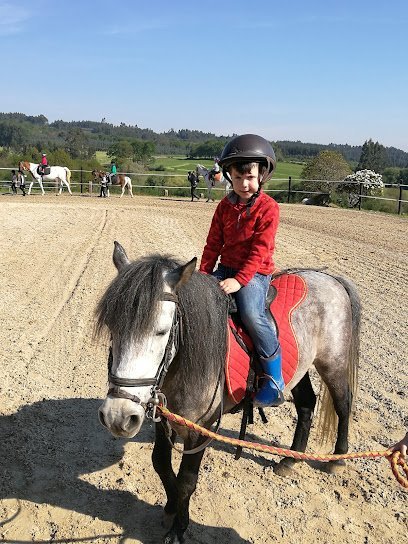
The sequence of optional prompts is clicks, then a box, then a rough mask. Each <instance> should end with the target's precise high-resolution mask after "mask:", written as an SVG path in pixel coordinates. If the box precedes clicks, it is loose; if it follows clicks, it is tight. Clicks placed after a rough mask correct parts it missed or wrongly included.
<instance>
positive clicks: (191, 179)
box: [187, 171, 200, 202]
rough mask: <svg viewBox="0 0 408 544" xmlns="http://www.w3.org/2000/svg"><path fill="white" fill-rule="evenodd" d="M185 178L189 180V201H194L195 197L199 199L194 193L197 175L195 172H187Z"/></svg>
mask: <svg viewBox="0 0 408 544" xmlns="http://www.w3.org/2000/svg"><path fill="white" fill-rule="evenodd" d="M187 179H188V181H189V182H190V190H191V202H193V201H194V199H195V198H196V199H197V200H200V196H199V195H198V194H197V193H196V188H197V185H198V176H197V174H196V173H195V172H190V171H189V172H188V175H187Z"/></svg>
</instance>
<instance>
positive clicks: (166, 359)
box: [108, 293, 181, 422]
mask: <svg viewBox="0 0 408 544" xmlns="http://www.w3.org/2000/svg"><path fill="white" fill-rule="evenodd" d="M160 300H162V301H170V302H174V303H175V305H176V310H175V312H174V317H173V323H172V326H171V330H170V336H169V339H168V341H167V345H166V349H165V351H164V355H163V358H162V360H161V363H160V365H159V368H158V369H157V372H156V375H155V376H154V377H153V378H119V377H118V376H115V375H114V374H112V373H111V368H112V363H113V354H112V346H111V347H110V348H109V358H108V377H109V382H110V383H112V384H113V387H111V388H110V389H109V390H108V395H110V396H111V397H115V398H120V399H128V400H131V401H132V402H135V403H136V404H140V405H141V406H143V408H144V409H145V412H146V416H147V417H149V418H151V419H152V420H153V421H155V422H157V421H160V417H156V409H157V406H158V405H159V404H163V405H164V406H165V405H166V403H167V401H166V397H165V395H164V394H163V393H162V392H161V387H162V385H163V382H164V379H165V377H166V374H167V371H168V369H169V367H170V364H171V362H172V360H173V357H172V351H173V348H174V352H175V353H177V351H178V347H179V343H180V335H181V313H180V308H179V299H178V296H177V295H175V294H174V293H163V294H162V297H161V298H160ZM149 385H151V386H152V388H151V392H150V394H151V398H150V399H149V400H148V401H147V402H146V403H144V402H142V401H141V400H140V398H139V397H138V396H137V395H132V394H131V393H128V392H127V391H123V390H122V389H121V387H146V386H149Z"/></svg>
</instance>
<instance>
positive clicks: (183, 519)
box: [164, 439, 205, 544]
mask: <svg viewBox="0 0 408 544" xmlns="http://www.w3.org/2000/svg"><path fill="white" fill-rule="evenodd" d="M197 445H199V442H197V439H195V440H186V441H185V442H184V447H185V448H186V449H190V448H193V447H195V446H197ZM204 451H205V448H204V449H203V450H201V451H199V452H197V453H194V454H191V455H183V458H182V461H181V464H180V470H179V472H178V474H177V490H178V496H177V512H176V516H175V518H174V522H173V525H172V527H171V529H170V531H169V532H168V533H167V534H166V536H165V539H164V543H165V544H179V543H182V542H184V538H183V535H184V533H185V532H186V530H187V527H188V524H189V522H190V513H189V507H190V498H191V495H192V494H193V493H194V491H195V488H196V485H197V480H198V471H199V469H200V465H201V461H202V458H203V455H204Z"/></svg>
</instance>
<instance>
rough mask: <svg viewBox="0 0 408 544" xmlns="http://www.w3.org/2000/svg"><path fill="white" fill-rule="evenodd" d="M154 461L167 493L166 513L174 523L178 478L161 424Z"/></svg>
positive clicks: (158, 428) (159, 424)
mask: <svg viewBox="0 0 408 544" xmlns="http://www.w3.org/2000/svg"><path fill="white" fill-rule="evenodd" d="M172 438H173V439H174V436H173V437H172ZM152 461H153V467H154V470H155V471H156V472H157V474H158V475H159V477H160V480H161V481H162V484H163V487H164V489H165V491H166V496H167V503H166V506H165V507H164V512H165V515H167V516H169V517H171V522H172V521H173V518H174V516H175V514H176V511H177V478H176V475H175V473H174V471H173V467H172V465H171V446H170V443H169V441H168V438H167V436H166V434H165V431H164V429H163V425H162V424H161V423H156V439H155V442H154V448H153V453H152ZM169 525H170V524H169Z"/></svg>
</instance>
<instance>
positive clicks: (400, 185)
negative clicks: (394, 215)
mask: <svg viewBox="0 0 408 544" xmlns="http://www.w3.org/2000/svg"><path fill="white" fill-rule="evenodd" d="M401 211H402V181H400V182H399V196H398V215H401Z"/></svg>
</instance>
